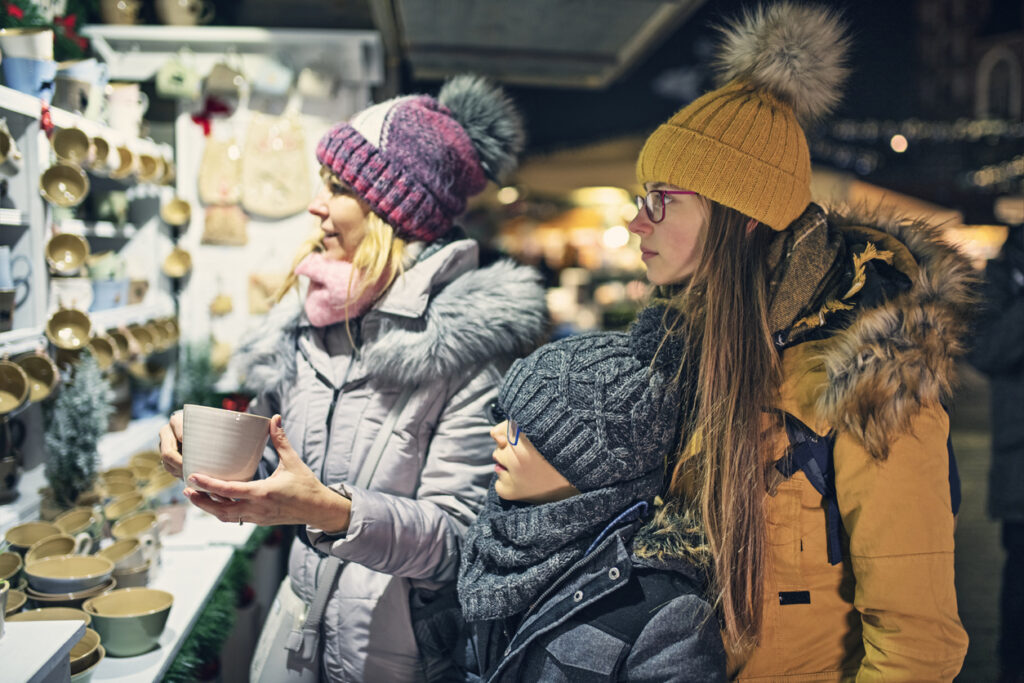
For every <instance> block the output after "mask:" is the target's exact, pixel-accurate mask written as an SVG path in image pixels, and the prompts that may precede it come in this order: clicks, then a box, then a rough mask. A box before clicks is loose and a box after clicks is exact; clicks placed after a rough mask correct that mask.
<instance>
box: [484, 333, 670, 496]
mask: <svg viewBox="0 0 1024 683" xmlns="http://www.w3.org/2000/svg"><path fill="white" fill-rule="evenodd" d="M671 379H672V376H671V375H668V374H667V373H666V372H665V371H662V370H660V369H655V370H653V371H652V370H651V368H650V367H649V365H648V364H647V363H644V362H643V361H641V360H639V359H638V358H637V356H636V352H635V350H633V349H631V346H630V335H629V334H626V333H618V332H602V333H593V334H583V335H577V336H574V337H569V338H566V339H562V340H559V341H557V342H553V343H551V344H547V345H545V346H542V347H541V348H539V349H537V350H536V351H535V352H533V353H532V354H531V355H529V356H528V357H526V358H524V359H521V360H517V361H516V362H515V363H513V364H512V367H511V368H510V369H509V371H508V374H506V375H505V381H504V382H503V383H502V385H501V390H500V392H499V394H498V405H499V406H500V408H501V409H502V410H503V411H504V412H505V414H506V415H508V416H509V417H510V418H511V419H512V420H515V421H516V422H517V423H518V424H519V427H520V429H521V430H522V432H523V433H524V434H526V436H527V437H528V438H529V439H530V441H531V442H532V443H533V445H534V446H536V448H537V450H538V451H540V453H541V455H543V456H544V457H545V458H546V459H547V460H548V462H550V463H551V464H552V465H553V466H554V468H555V469H556V470H558V471H559V472H560V473H561V474H562V476H564V477H565V478H566V479H568V480H569V483H570V484H572V485H573V486H575V487H576V488H577V489H578V490H579V491H581V492H585V491H592V490H595V489H600V488H605V487H607V486H610V485H612V484H617V483H619V482H625V481H630V480H634V479H640V478H642V477H644V476H645V475H648V474H650V473H651V472H653V471H654V470H656V469H658V468H661V467H663V466H664V464H665V459H666V458H667V457H669V456H670V455H672V449H673V446H674V444H675V435H676V430H677V428H678V423H677V417H678V411H679V395H678V392H677V391H676V390H675V387H674V386H672V383H671ZM656 493H658V491H651V492H650V495H652V496H653V495H655V494H656Z"/></svg>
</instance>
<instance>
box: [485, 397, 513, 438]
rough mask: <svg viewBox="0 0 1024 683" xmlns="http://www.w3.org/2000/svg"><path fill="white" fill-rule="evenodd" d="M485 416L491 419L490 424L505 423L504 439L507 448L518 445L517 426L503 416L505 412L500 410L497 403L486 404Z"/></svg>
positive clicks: (506, 416)
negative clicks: (506, 441)
mask: <svg viewBox="0 0 1024 683" xmlns="http://www.w3.org/2000/svg"><path fill="white" fill-rule="evenodd" d="M487 416H488V417H489V418H490V419H491V424H501V423H502V422H504V423H505V438H506V439H507V440H508V445H509V446H516V445H518V444H519V431H520V430H519V424H518V423H517V422H516V421H515V420H513V419H512V418H510V417H509V416H508V415H506V414H505V411H504V410H502V409H501V406H499V405H498V402H497V401H491V402H490V403H489V404H488V406H487Z"/></svg>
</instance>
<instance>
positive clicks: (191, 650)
mask: <svg viewBox="0 0 1024 683" xmlns="http://www.w3.org/2000/svg"><path fill="white" fill-rule="evenodd" d="M273 531H274V528H273V527H269V526H268V527H257V529H256V530H255V531H254V532H253V533H252V535H251V536H250V537H249V540H248V541H247V542H246V544H245V545H244V546H242V547H241V548H239V549H237V550H236V551H235V553H234V554H233V555H232V556H231V561H230V562H229V563H228V567H227V569H226V570H225V571H224V576H223V577H222V578H221V580H220V583H218V584H217V587H216V588H215V589H214V590H213V595H211V596H210V601H209V602H207V603H206V607H205V608H204V609H203V612H202V614H200V615H199V619H198V620H196V625H195V627H194V628H193V629H192V632H191V633H189V635H188V637H187V638H186V639H185V642H184V643H183V644H182V646H181V650H179V651H178V656H177V657H175V659H174V663H173V664H171V667H170V669H168V670H167V673H166V674H165V675H164V678H163V680H164V683H185V682H186V681H194V680H196V674H197V672H198V671H199V667H200V666H202V665H203V663H205V662H207V661H209V660H210V659H212V658H214V657H216V656H217V655H218V654H219V653H220V650H221V647H223V645H224V641H225V640H227V637H228V635H230V634H231V629H232V627H234V625H235V615H236V609H237V607H238V594H239V591H241V589H242V587H243V586H245V585H246V584H247V583H249V580H250V579H251V578H252V558H253V556H254V555H255V554H256V551H257V550H259V548H260V546H262V545H263V543H264V542H265V541H266V540H267V537H268V536H270V534H272V533H273Z"/></svg>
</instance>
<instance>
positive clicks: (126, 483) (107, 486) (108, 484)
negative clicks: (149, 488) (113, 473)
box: [103, 477, 139, 502]
mask: <svg viewBox="0 0 1024 683" xmlns="http://www.w3.org/2000/svg"><path fill="white" fill-rule="evenodd" d="M138 490H139V487H138V486H137V485H136V484H135V480H134V479H123V478H121V477H111V478H110V479H104V480H103V491H104V492H105V493H106V496H107V498H108V499H109V500H110V502H113V501H114V499H116V498H120V497H121V496H125V495H128V494H129V493H136V492H137V491H138Z"/></svg>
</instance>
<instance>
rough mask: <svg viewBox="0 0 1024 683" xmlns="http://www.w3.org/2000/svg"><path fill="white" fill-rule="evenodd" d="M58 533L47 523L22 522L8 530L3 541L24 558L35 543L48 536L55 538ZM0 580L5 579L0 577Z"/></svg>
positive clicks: (56, 529)
mask: <svg viewBox="0 0 1024 683" xmlns="http://www.w3.org/2000/svg"><path fill="white" fill-rule="evenodd" d="M60 533H61V531H60V529H59V528H58V527H56V526H54V525H53V524H50V523H49V522H23V523H21V524H18V525H17V526H12V527H11V528H10V529H8V530H7V533H6V534H4V540H6V541H7V542H8V543H9V544H10V545H11V549H12V550H14V551H15V552H16V553H18V554H20V555H22V556H24V554H25V552H26V551H27V550H28V549H29V548H30V547H32V544H33V543H35V542H36V541H41V540H43V539H44V538H47V537H48V536H57V535H59V534H60ZM0 578H6V577H4V576H0Z"/></svg>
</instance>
